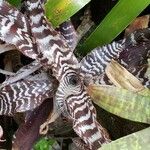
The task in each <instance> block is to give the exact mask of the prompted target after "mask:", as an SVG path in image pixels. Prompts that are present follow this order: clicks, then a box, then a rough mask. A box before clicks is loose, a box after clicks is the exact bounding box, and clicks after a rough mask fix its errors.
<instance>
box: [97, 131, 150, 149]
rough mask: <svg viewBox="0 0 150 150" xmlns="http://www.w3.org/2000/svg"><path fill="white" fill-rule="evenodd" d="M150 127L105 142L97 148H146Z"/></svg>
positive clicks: (149, 139) (149, 138) (149, 141)
mask: <svg viewBox="0 0 150 150" xmlns="http://www.w3.org/2000/svg"><path fill="white" fill-rule="evenodd" d="M149 133H150V128H146V129H144V130H141V131H138V132H135V133H133V134H130V135H128V136H125V137H123V138H120V139H118V140H116V141H112V142H111V143H110V144H106V145H104V146H102V147H101V148H99V149H98V150H148V149H150V134H149Z"/></svg>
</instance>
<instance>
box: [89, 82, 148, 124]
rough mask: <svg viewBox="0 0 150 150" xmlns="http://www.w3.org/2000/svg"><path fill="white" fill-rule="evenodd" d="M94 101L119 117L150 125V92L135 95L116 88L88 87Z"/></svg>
mask: <svg viewBox="0 0 150 150" xmlns="http://www.w3.org/2000/svg"><path fill="white" fill-rule="evenodd" d="M88 92H89V95H90V96H91V97H92V99H93V101H94V102H95V103H96V104H97V105H98V106H100V107H102V108H103V109H105V110H106V111H108V112H110V113H113V114H115V115H117V116H119V117H122V118H125V119H129V120H132V121H138V122H143V123H149V124H150V90H148V89H145V91H143V92H139V93H135V92H131V91H128V90H126V89H122V88H117V87H114V86H97V85H90V86H89V87H88Z"/></svg>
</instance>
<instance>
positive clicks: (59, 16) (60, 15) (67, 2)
mask: <svg viewBox="0 0 150 150" xmlns="http://www.w3.org/2000/svg"><path fill="white" fill-rule="evenodd" d="M89 2H90V0H48V1H47V3H46V4H45V10H46V16H47V18H48V20H49V21H51V23H52V24H53V25H54V26H55V27H56V26H57V25H59V24H60V23H62V22H64V21H66V20H67V19H69V18H70V17H71V16H72V15H74V14H75V13H76V12H77V11H79V10H80V9H81V8H82V7H84V6H85V5H86V4H87V3H89Z"/></svg>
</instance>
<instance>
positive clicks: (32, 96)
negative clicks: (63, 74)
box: [0, 80, 56, 115]
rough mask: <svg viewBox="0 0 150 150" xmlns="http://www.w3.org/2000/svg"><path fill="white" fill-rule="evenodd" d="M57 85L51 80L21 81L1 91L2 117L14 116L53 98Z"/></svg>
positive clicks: (0, 112)
mask: <svg viewBox="0 0 150 150" xmlns="http://www.w3.org/2000/svg"><path fill="white" fill-rule="evenodd" d="M55 86H56V84H54V83H53V81H50V80H36V81H30V80H21V81H18V82H16V83H12V84H9V85H6V86H5V87H3V88H2V89H1V90H0V99H1V101H0V106H1V107H0V115H13V114H14V113H17V112H25V111H28V110H32V109H34V108H36V107H37V106H39V105H40V104H41V103H42V102H43V101H44V100H45V99H46V98H49V97H52V96H53V94H54V91H55V89H56V87H55Z"/></svg>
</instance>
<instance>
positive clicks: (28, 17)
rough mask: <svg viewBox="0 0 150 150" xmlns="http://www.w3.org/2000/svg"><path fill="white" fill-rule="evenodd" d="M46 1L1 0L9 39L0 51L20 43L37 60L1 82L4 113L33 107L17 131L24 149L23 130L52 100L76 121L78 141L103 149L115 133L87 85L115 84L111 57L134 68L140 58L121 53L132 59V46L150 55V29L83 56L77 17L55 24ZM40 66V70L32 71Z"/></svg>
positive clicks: (0, 16)
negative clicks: (18, 1) (78, 52)
mask: <svg viewBox="0 0 150 150" xmlns="http://www.w3.org/2000/svg"><path fill="white" fill-rule="evenodd" d="M44 2H45V1H44V0H30V1H29V0H25V1H24V2H23V4H22V8H24V9H23V11H22V9H21V10H20V11H19V10H17V9H16V8H15V7H13V6H11V5H10V4H8V3H7V2H5V1H4V0H2V1H0V20H1V22H0V39H1V40H2V41H4V42H5V43H3V42H2V44H1V46H2V49H3V51H2V52H1V53H3V52H5V51H8V50H12V49H17V50H19V51H20V52H21V53H22V54H24V55H25V56H27V57H29V58H31V59H33V60H34V61H33V62H31V64H29V65H27V66H24V67H22V68H21V69H20V70H18V71H17V72H16V73H15V74H14V75H12V76H10V77H7V78H6V80H5V81H4V82H3V83H2V84H1V91H0V97H1V102H0V106H1V107H0V115H14V114H15V113H18V112H19V113H20V112H27V111H30V110H33V113H32V112H31V113H30V115H29V117H27V119H26V122H25V124H23V125H22V126H21V127H20V128H19V129H18V131H17V132H16V138H14V143H13V148H19V149H20V147H19V146H20V145H19V144H20V143H18V140H20V139H19V138H20V136H21V135H22V133H23V132H22V131H26V130H27V127H28V126H30V127H33V124H35V123H37V122H38V120H34V121H33V119H34V116H37V117H39V116H44V115H45V113H44V110H45V111H47V109H48V107H47V105H54V109H56V111H57V113H58V114H59V115H60V114H62V115H63V116H64V117H65V118H67V119H68V120H69V121H71V123H72V128H73V129H74V131H75V132H76V134H77V135H78V136H79V137H80V139H78V140H76V139H75V140H73V141H74V143H75V144H76V145H77V147H78V148H80V149H92V150H94V149H98V148H100V147H101V146H102V145H103V144H108V143H109V142H111V139H110V137H109V134H108V132H107V131H106V130H105V129H104V128H103V127H102V126H101V125H100V124H99V122H98V121H97V119H96V110H95V108H94V106H93V104H92V101H91V98H90V96H89V95H88V93H87V91H86V86H87V85H89V84H91V83H98V84H112V83H111V82H110V81H109V80H108V79H107V76H106V75H105V68H106V66H107V64H109V63H110V62H111V60H112V59H116V60H118V61H120V63H121V64H123V65H125V67H126V68H127V69H129V70H130V65H131V64H133V63H134V62H135V61H134V60H133V63H131V62H129V61H127V60H126V59H125V58H122V53H126V55H127V56H126V58H128V59H129V60H130V59H132V54H130V51H131V53H134V54H135V53H136V52H134V50H137V49H139V50H141V49H144V52H143V53H144V54H143V53H142V52H141V51H139V53H140V54H139V53H137V54H138V55H140V56H141V57H139V59H138V63H141V61H142V60H143V59H146V58H148V57H149V50H150V29H148V28H147V29H141V30H137V31H134V32H133V33H131V34H129V35H128V36H126V37H125V38H124V39H123V40H120V41H118V42H113V43H111V44H108V45H105V46H102V47H98V48H96V49H94V50H93V51H92V52H91V53H89V54H88V55H86V56H85V57H84V58H83V59H82V60H81V61H80V62H79V61H78V60H77V58H76V57H75V55H74V53H73V52H74V49H75V47H76V45H77V43H78V40H77V39H78V38H77V34H76V32H75V29H74V27H73V25H72V23H71V22H70V21H68V22H65V23H63V24H61V25H60V27H59V29H58V30H55V29H54V28H53V27H52V25H51V23H50V22H48V21H47V19H46V18H45V12H44V9H43V6H44ZM132 51H133V52H132ZM141 53H142V55H141ZM136 64H137V62H136ZM133 66H135V65H133ZM132 69H133V70H130V71H131V72H132V73H133V74H134V75H135V76H136V77H137V78H139V79H142V80H143V78H144V73H145V72H144V73H143V71H141V69H139V70H138V68H136V67H134V68H132ZM37 70H38V71H39V72H38V73H37V74H33V73H34V72H35V71H37ZM143 84H144V85H145V86H147V87H149V86H150V82H149V80H148V79H147V78H144V80H143ZM46 99H49V100H48V101H46ZM38 106H39V107H38ZM44 108H47V109H44ZM49 109H50V110H49V111H48V112H47V113H46V115H45V120H46V118H47V117H48V113H50V111H51V110H52V108H51V107H49ZM31 122H33V124H31ZM43 122H44V119H43V120H42V121H41V120H40V121H39V122H38V124H37V125H36V130H35V131H34V132H36V133H37V134H39V128H40V125H41V124H42V123H43ZM34 132H32V133H33V134H34ZM28 135H31V133H30V132H29V134H28ZM22 137H23V138H24V136H22ZM23 138H22V139H23ZM36 139H37V137H34V136H32V137H31V140H30V142H29V145H28V146H29V148H31V147H32V144H33V142H35V140H36ZM22 141H23V140H22Z"/></svg>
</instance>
